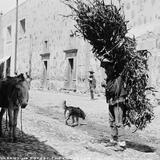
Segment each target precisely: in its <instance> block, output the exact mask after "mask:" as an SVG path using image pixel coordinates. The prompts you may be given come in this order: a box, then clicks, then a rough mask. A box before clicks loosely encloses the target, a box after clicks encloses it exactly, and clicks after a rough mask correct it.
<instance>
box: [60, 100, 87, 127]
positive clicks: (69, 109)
mask: <svg viewBox="0 0 160 160" xmlns="http://www.w3.org/2000/svg"><path fill="white" fill-rule="evenodd" d="M63 108H64V117H65V124H66V125H68V120H69V119H70V118H72V125H74V123H75V120H76V125H79V118H82V119H83V120H84V119H85V118H86V115H85V113H84V111H83V110H82V109H80V108H79V107H73V106H67V105H66V100H65V101H64V102H63Z"/></svg>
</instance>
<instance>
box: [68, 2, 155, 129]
mask: <svg viewBox="0 0 160 160" xmlns="http://www.w3.org/2000/svg"><path fill="white" fill-rule="evenodd" d="M65 3H66V4H67V5H68V6H69V7H70V8H71V9H72V11H73V14H72V16H73V18H74V20H75V21H76V25H75V27H76V29H77V31H78V32H79V33H80V34H82V36H83V37H84V39H86V40H87V41H88V42H89V43H90V44H91V45H92V51H93V53H94V55H95V56H96V57H97V58H98V59H99V60H100V61H101V66H102V67H103V68H104V69H105V70H106V74H107V79H109V80H113V79H115V78H117V77H118V76H119V75H122V77H123V80H124V83H125V84H126V89H127V91H128V101H127V102H126V103H127V106H128V108H129V110H128V113H127V119H128V124H133V125H135V126H136V127H137V128H138V129H143V128H144V127H145V126H146V124H147V122H151V120H152V118H153V116H154V114H153V106H152V105H151V103H150V100H149V99H147V97H146V92H147V91H153V88H151V87H150V88H149V87H147V82H148V72H147V71H148V65H147V61H148V58H149V52H148V51H147V50H139V51H137V50H136V41H135V38H134V37H133V38H129V37H127V36H126V34H127V32H128V30H127V22H126V21H125V17H124V14H122V9H121V8H119V9H118V8H117V7H116V6H115V5H113V4H112V3H111V4H110V5H106V4H105V2H104V0H92V2H91V1H90V0H86V1H85V2H84V1H81V0H65Z"/></svg>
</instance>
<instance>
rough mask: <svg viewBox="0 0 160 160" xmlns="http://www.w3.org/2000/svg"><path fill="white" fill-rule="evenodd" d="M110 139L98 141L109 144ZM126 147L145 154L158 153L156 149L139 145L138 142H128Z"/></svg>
mask: <svg viewBox="0 0 160 160" xmlns="http://www.w3.org/2000/svg"><path fill="white" fill-rule="evenodd" d="M109 141H110V140H109V138H108V137H107V138H104V137H103V138H100V139H98V142H99V143H106V144H107V143H109ZM126 147H127V148H130V149H133V150H137V151H139V152H145V153H153V152H155V151H156V149H155V148H154V147H151V146H148V145H145V144H141V143H137V142H133V141H126Z"/></svg>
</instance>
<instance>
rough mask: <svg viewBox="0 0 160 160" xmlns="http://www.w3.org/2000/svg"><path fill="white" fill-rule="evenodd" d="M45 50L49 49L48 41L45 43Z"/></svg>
mask: <svg viewBox="0 0 160 160" xmlns="http://www.w3.org/2000/svg"><path fill="white" fill-rule="evenodd" d="M44 48H45V49H48V41H44Z"/></svg>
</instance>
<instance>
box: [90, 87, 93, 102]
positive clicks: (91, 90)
mask: <svg viewBox="0 0 160 160" xmlns="http://www.w3.org/2000/svg"><path fill="white" fill-rule="evenodd" d="M90 93H91V99H94V91H93V88H91V89H90Z"/></svg>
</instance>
